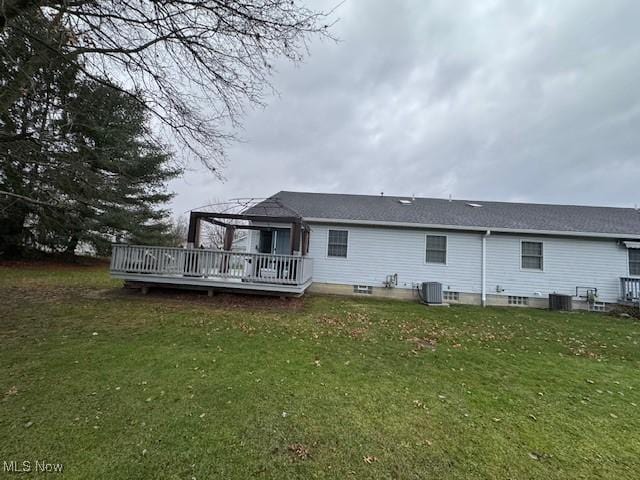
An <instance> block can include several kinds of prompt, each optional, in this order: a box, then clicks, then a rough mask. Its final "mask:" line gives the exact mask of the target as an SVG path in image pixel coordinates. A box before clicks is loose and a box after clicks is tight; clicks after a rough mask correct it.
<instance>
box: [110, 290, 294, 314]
mask: <svg viewBox="0 0 640 480" xmlns="http://www.w3.org/2000/svg"><path fill="white" fill-rule="evenodd" d="M118 294H119V295H121V296H127V297H138V298H143V299H153V300H156V299H158V300H163V301H167V302H169V303H172V304H179V305H182V306H187V305H189V304H191V305H198V306H210V307H216V308H221V309H256V310H287V311H299V310H302V309H303V308H304V302H305V300H304V297H275V296H271V295H251V294H235V293H216V294H214V295H213V296H212V297H209V296H208V295H207V292H205V291H196V290H193V291H191V290H176V289H170V288H159V287H154V288H151V289H149V293H147V294H146V295H142V294H141V293H140V290H138V289H121V290H118Z"/></svg>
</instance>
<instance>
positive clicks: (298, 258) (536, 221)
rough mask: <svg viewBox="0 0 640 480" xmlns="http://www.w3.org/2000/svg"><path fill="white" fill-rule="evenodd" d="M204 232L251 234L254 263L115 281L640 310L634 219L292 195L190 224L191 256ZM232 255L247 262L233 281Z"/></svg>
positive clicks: (539, 208) (187, 260)
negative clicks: (207, 225) (425, 293)
mask: <svg viewBox="0 0 640 480" xmlns="http://www.w3.org/2000/svg"><path fill="white" fill-rule="evenodd" d="M202 221H209V222H213V223H215V224H219V225H222V226H225V228H227V231H228V232H230V233H229V236H228V237H229V239H232V238H233V232H235V230H236V229H239V228H243V229H246V230H247V231H248V232H249V237H248V249H247V251H246V252H245V253H242V254H239V253H232V252H230V245H229V248H227V249H225V250H224V251H223V252H220V251H218V252H207V251H204V252H202V251H200V252H199V250H198V249H191V250H186V251H183V252H178V253H179V254H180V255H182V258H181V259H178V258H177V256H176V254H174V253H169V254H168V255H169V257H170V258H169V259H167V258H166V252H165V263H167V262H168V264H170V265H174V267H170V268H168V270H167V269H165V270H167V271H164V272H163V271H162V268H160V264H161V262H162V259H160V260H158V262H160V263H158V264H157V265H156V264H154V262H153V261H150V260H149V259H148V258H147V259H144V258H141V257H135V256H134V257H135V258H138V260H136V261H137V262H138V263H140V262H141V261H142V262H143V263H144V261H146V262H147V263H148V264H150V265H152V267H153V268H155V270H153V269H152V271H146V272H143V271H142V270H144V267H143V268H142V270H140V271H136V269H135V268H133V269H132V268H131V267H132V265H131V262H130V264H129V265H124V264H123V266H122V267H123V268H125V269H126V268H129V270H128V272H129V275H128V276H127V274H126V273H127V270H125V271H118V268H115V271H114V270H113V269H112V272H113V273H114V274H115V275H116V276H119V277H120V278H124V279H125V280H128V281H145V282H149V281H151V280H150V275H159V276H162V275H163V274H168V275H183V276H182V277H180V278H177V277H176V276H173V277H171V278H169V279H165V280H163V281H164V283H167V282H179V283H182V282H185V283H187V284H190V285H195V286H200V287H202V288H225V287H226V288H233V289H235V290H254V291H266V292H277V293H293V294H300V293H303V292H304V291H307V290H308V291H311V292H321V293H331V294H356V295H373V296H376V295H381V296H389V297H396V298H415V297H416V295H417V289H418V286H419V285H420V284H421V283H422V282H425V281H435V282H440V283H441V284H442V289H443V296H444V299H445V301H447V302H451V303H456V302H458V303H468V304H483V305H529V306H539V307H546V306H547V305H548V296H549V294H551V293H560V294H566V295H570V296H572V297H574V304H575V306H580V305H583V304H584V305H586V300H589V301H591V302H592V303H593V301H595V300H597V301H598V302H600V303H601V304H603V305H604V304H610V303H619V302H635V301H638V299H639V298H640V211H638V210H636V209H630V208H611V207H587V206H574V205H544V204H532V203H508V202H482V201H466V200H446V199H434V198H413V197H392V196H383V195H379V196H368V195H346V194H324V193H302V192H287V191H283V192H279V193H277V194H275V195H273V196H272V197H270V198H269V199H267V200H264V201H262V202H260V203H258V204H257V205H255V206H253V207H251V208H249V209H248V210H246V211H245V212H243V213H242V214H226V213H220V214H218V213H214V212H192V215H191V222H190V229H189V234H190V239H189V241H190V244H191V245H198V242H197V235H198V231H199V229H200V226H199V225H200V222H202ZM239 221H242V222H244V224H243V225H237V223H235V224H234V223H233V222H239ZM118 248H120V249H123V251H124V250H125V249H127V248H131V247H127V246H116V248H115V249H114V258H116V260H117V259H118V258H120V257H118V254H119V253H118V251H117V249H118ZM136 248H139V249H145V248H147V249H149V248H158V247H136ZM148 251H149V250H148ZM129 253H131V252H129ZM138 254H139V255H140V253H138ZM142 255H143V257H144V253H143V254H142ZM154 255H155V253H154ZM232 255H241V257H238V258H235V257H234V258H233V261H234V262H235V263H234V264H235V265H237V268H236V269H235V270H233V271H231V270H230V269H229V268H228V265H229V263H230V262H232V258H231V257H230V256H232ZM225 256H226V257H225ZM134 257H132V258H134ZM196 257H197V258H196ZM121 258H125V257H122V256H121ZM238 261H239V262H240V264H239V263H238ZM172 262H173V263H172ZM125 263H126V261H125ZM154 265H155V266H154ZM112 266H115V267H118V265H117V262H116V265H113V262H112ZM171 268H173V270H171ZM120 270H122V268H120ZM136 274H141V275H143V277H142V278H140V276H139V275H138V277H135V278H134V276H135V275H136ZM184 275H186V277H185V276H184ZM153 280H154V281H155V280H158V278H154V279H153Z"/></svg>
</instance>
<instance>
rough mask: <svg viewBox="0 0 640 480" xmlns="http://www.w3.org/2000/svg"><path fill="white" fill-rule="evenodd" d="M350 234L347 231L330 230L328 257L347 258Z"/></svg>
mask: <svg viewBox="0 0 640 480" xmlns="http://www.w3.org/2000/svg"><path fill="white" fill-rule="evenodd" d="M348 244H349V232H348V231H347V230H329V235H328V242H327V256H328V257H340V258H347V249H348Z"/></svg>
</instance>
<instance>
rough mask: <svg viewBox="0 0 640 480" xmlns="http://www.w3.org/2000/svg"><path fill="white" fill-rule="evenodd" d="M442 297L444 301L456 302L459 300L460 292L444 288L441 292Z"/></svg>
mask: <svg viewBox="0 0 640 480" xmlns="http://www.w3.org/2000/svg"><path fill="white" fill-rule="evenodd" d="M442 299H443V300H444V301H445V302H457V301H459V300H460V292H451V291H449V290H445V291H443V292H442Z"/></svg>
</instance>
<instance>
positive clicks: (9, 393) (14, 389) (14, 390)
mask: <svg viewBox="0 0 640 480" xmlns="http://www.w3.org/2000/svg"><path fill="white" fill-rule="evenodd" d="M17 394H18V387H16V386H15V385H14V386H13V387H11V388H10V389H9V390H7V393H5V396H7V397H10V396H12V395H17Z"/></svg>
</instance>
